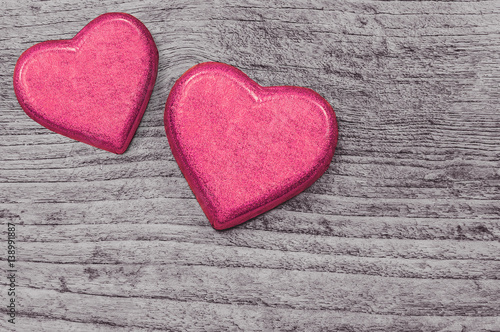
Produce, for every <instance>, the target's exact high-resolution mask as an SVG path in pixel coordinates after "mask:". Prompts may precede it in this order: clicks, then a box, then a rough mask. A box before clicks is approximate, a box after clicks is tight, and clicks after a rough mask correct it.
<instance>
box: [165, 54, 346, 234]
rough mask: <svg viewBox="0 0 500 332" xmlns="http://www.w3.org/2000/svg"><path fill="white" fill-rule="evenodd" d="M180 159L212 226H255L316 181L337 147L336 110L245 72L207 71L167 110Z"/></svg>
mask: <svg viewBox="0 0 500 332" xmlns="http://www.w3.org/2000/svg"><path fill="white" fill-rule="evenodd" d="M165 130H166V133H167V137H168V141H169V143H170V147H171V148H172V153H173V155H174V157H175V159H176V160H177V163H178V164H179V166H180V168H181V171H182V173H183V174H184V176H185V177H186V180H187V181H188V183H189V186H190V187H191V189H192V190H193V192H194V194H195V196H196V198H197V200H198V202H199V203H200V205H201V207H202V209H203V211H204V212H205V214H206V215H207V217H208V220H209V221H210V223H211V224H212V226H213V227H214V228H216V229H226V228H230V227H233V226H236V225H238V224H241V223H243V222H245V221H247V220H248V219H250V218H253V217H255V216H257V215H259V214H261V213H263V212H265V211H268V210H270V209H272V208H273V207H275V206H277V205H279V204H281V203H282V202H284V201H286V200H288V199H290V198H291V197H293V196H295V195H297V194H299V193H300V192H301V191H303V190H304V189H306V188H307V187H309V186H310V185H311V184H312V183H314V181H316V180H317V179H318V178H319V177H320V176H321V175H322V174H323V173H324V172H325V171H326V169H327V168H328V166H329V164H330V162H331V160H332V157H333V153H334V150H335V146H336V144H337V121H336V118H335V113H334V111H333V109H332V108H331V106H330V105H329V104H328V102H327V101H326V100H325V99H323V98H322V97H321V96H320V95H318V94H317V93H316V92H314V91H312V90H310V89H306V88H299V87H292V86H277V87H262V86H260V85H258V84H257V83H256V82H254V81H253V80H251V79H250V78H249V77H248V76H246V75H245V74H244V73H243V72H241V71H240V70H238V69H236V68H234V67H232V66H229V65H226V64H222V63H213V62H212V63H210V62H208V63H202V64H199V65H197V66H194V67H193V68H191V69H189V70H188V71H187V72H186V73H185V74H184V75H182V76H181V77H180V78H179V80H178V81H177V82H176V83H175V85H174V87H173V88H172V91H171V92H170V95H169V97H168V100H167V104H166V107H165Z"/></svg>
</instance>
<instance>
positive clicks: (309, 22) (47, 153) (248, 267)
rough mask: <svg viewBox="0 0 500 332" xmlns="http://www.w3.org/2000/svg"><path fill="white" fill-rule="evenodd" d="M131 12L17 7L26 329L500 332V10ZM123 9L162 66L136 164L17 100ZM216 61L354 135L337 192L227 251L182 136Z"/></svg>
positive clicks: (136, 147) (322, 193)
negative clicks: (183, 88)
mask: <svg viewBox="0 0 500 332" xmlns="http://www.w3.org/2000/svg"><path fill="white" fill-rule="evenodd" d="M123 2H124V1H121V0H113V1H110V0H105V1H101V0H99V1H89V0H87V1H75V2H73V1H61V2H57V1H44V2H38V1H7V2H5V1H3V2H2V4H1V6H0V14H1V18H0V69H1V70H0V87H1V89H0V110H1V113H0V121H1V127H0V134H1V139H0V161H1V162H0V169H1V173H0V182H1V184H0V216H1V218H2V222H3V223H4V224H5V223H7V222H13V223H16V224H17V225H18V226H17V240H18V247H19V249H18V260H19V262H18V264H17V268H18V284H19V287H18V301H19V304H20V306H19V307H18V316H17V324H16V327H17V330H18V331H94V330H97V331H204V330H211V331H225V330H228V331H238V330H245V331H250V330H255V331H267V330H283V331H292V330H293V331H305V330H307V331H500V280H499V279H500V241H499V240H500V203H499V200H500V109H499V97H500V92H499V91H500V88H499V87H500V1H497V0H496V1H481V2H467V1H466V2H428V1H423V2H413V1H410V2H399V1H388V2H375V1H339V2H333V1H327V0H325V1H305V0H304V1H292V2H287V1H285V2H283V1H274V0H273V1H263V2H257V1H227V2H224V1H214V2H205V1H197V2H189V1H133V2H127V3H123ZM109 11H123V12H127V13H130V14H132V15H134V16H136V17H137V18H139V19H140V20H141V21H143V22H144V23H145V24H146V26H147V27H148V28H149V29H150V31H151V33H152V35H153V37H154V39H155V41H156V43H157V45H158V49H159V52H160V68H159V73H158V80H157V83H156V86H155V89H154V92H153V95H152V98H151V101H150V103H149V106H148V108H147V111H146V113H145V115H144V118H143V120H142V122H141V124H140V127H139V129H138V131H137V134H136V136H135V138H134V140H133V141H132V144H131V145H130V147H129V149H128V150H127V152H126V153H125V154H123V155H119V156H118V155H113V154H111V153H109V152H105V151H101V150H98V149H95V148H93V147H91V146H88V145H85V144H83V143H79V142H76V141H72V140H71V139H68V138H65V137H63V136H61V135H57V134H55V133H52V132H50V131H48V130H47V129H45V128H43V127H41V126H40V125H38V124H37V123H35V122H34V121H32V120H31V119H29V118H28V117H27V116H26V115H25V114H24V112H23V111H22V110H21V108H20V106H19V105H18V103H17V101H16V98H15V95H14V91H13V88H12V74H13V70H14V65H15V62H16V60H17V58H18V57H19V55H20V54H21V53H22V51H23V50H25V49H27V48H28V47H29V46H31V45H33V44H35V43H37V42H41V41H44V40H48V39H65V38H71V37H73V36H74V35H75V34H76V33H77V32H78V31H79V30H80V29H81V28H82V27H83V26H84V25H85V24H86V23H88V22H89V21H90V20H92V19H93V18H95V17H97V16H98V15H99V14H102V13H105V12H109ZM204 61H221V62H226V63H229V64H232V65H235V66H237V67H238V68H240V69H242V70H243V71H245V72H246V73H247V74H248V75H249V76H250V77H252V78H254V79H255V80H256V81H257V82H259V83H260V84H262V85H298V86H306V87H310V88H312V89H314V90H316V91H318V92H319V93H320V94H321V95H323V96H324V97H325V98H326V99H327V100H328V101H329V102H330V103H331V104H332V105H333V107H334V109H335V110H336V111H337V116H338V121H339V131H340V137H339V139H340V140H339V145H338V149H337V151H336V155H335V157H334V160H333V163H332V165H331V166H330V169H329V170H328V171H327V172H326V174H325V175H324V176H322V177H321V178H320V179H319V180H318V182H317V183H315V184H314V185H313V186H312V187H311V188H309V189H308V190H306V191H305V192H304V193H302V194H300V195H299V196H297V197H296V198H294V199H292V200H290V201H289V202H287V203H285V204H282V205H281V206H279V207H277V208H275V209H274V210H272V211H270V212H269V213H266V214H264V215H262V216H260V217H258V218H256V219H254V220H251V221H249V222H247V223H245V224H243V225H241V226H240V227H236V228H234V229H231V230H229V231H225V232H218V231H215V230H214V229H212V227H210V225H209V223H208V222H207V220H206V218H205V216H204V215H203V213H202V211H201V209H200V207H199V205H198V204H197V202H196V200H195V199H194V196H193V194H192V193H191V191H190V189H189V187H188V185H187V183H186V181H185V180H184V178H183V176H182V174H181V173H180V171H179V168H178V166H177V164H176V163H175V161H174V159H173V157H172V154H171V151H170V149H169V147H168V142H167V139H166V136H165V132H164V128H163V109H164V103H165V101H166V98H167V96H168V93H169V90H170V88H171V87H172V85H173V83H174V82H175V80H176V79H177V78H178V77H179V76H180V75H181V74H182V73H183V72H184V71H186V70H187V69H188V68H190V67H191V66H193V65H195V64H197V63H199V62H204ZM3 227H4V229H2V234H3V236H4V240H3V241H4V242H3V243H4V244H5V236H6V234H5V231H6V229H5V228H6V226H3ZM2 247H6V245H3V246H2ZM2 250H3V251H2V255H1V256H2V257H3V258H2V261H1V262H0V265H1V266H0V271H2V284H3V285H4V286H5V278H4V277H3V276H4V275H5V274H6V269H7V267H6V265H7V264H6V262H5V256H6V249H2ZM1 294H2V297H1V298H2V299H3V300H2V303H1V308H2V309H1V311H2V312H3V313H4V314H3V315H2V318H1V320H0V328H1V329H2V330H9V331H10V330H12V327H11V326H10V324H8V323H7V315H6V314H5V310H6V309H5V305H6V304H7V302H6V289H5V287H4V289H2V290H1Z"/></svg>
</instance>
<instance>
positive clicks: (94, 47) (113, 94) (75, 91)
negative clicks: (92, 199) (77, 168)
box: [14, 13, 158, 153]
mask: <svg viewBox="0 0 500 332" xmlns="http://www.w3.org/2000/svg"><path fill="white" fill-rule="evenodd" d="M157 71H158V50H157V48H156V45H155V43H154V41H153V38H152V36H151V34H150V33H149V31H148V29H147V28H146V27H145V26H144V24H142V23H141V22H140V21H139V20H138V19H136V18H135V17H133V16H131V15H128V14H123V13H108V14H104V15H101V16H99V17H97V18H96V19H94V20H93V21H92V22H90V23H89V24H88V25H86V26H85V27H84V28H83V29H82V30H81V31H80V32H79V33H78V34H77V35H76V36H75V37H74V38H73V39H70V40H60V41H46V42H42V43H40V44H36V45H34V46H33V47H31V48H29V49H28V50H26V51H25V52H24V53H23V54H22V55H21V57H20V58H19V60H18V61H17V64H16V68H15V71H14V90H15V92H16V96H17V99H18V100H19V103H20V105H21V107H22V108H23V109H24V111H25V112H26V114H28V115H29V116H30V117H31V118H32V119H33V120H35V121H36V122H38V123H40V124H41V125H43V126H45V127H47V128H48V129H50V130H52V131H55V132H57V133H59V134H62V135H65V136H67V137H70V138H73V139H76V140H78V141H81V142H84V143H87V144H90V145H93V146H95V147H98V148H100V149H104V150H107V151H111V152H114V153H123V152H125V150H126V149H127V147H128V145H129V143H130V141H131V140H132V137H133V136H134V133H135V131H136V129H137V127H138V126H139V122H140V121H141V118H142V115H143V114H144V111H145V109H146V106H147V104H148V101H149V98H150V96H151V92H152V90H153V86H154V84H155V80H156V74H157Z"/></svg>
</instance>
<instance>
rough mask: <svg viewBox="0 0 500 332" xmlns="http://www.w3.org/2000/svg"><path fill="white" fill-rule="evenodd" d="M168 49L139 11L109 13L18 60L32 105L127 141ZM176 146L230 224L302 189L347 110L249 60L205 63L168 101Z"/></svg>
mask: <svg viewBox="0 0 500 332" xmlns="http://www.w3.org/2000/svg"><path fill="white" fill-rule="evenodd" d="M157 71H158V51H157V48H156V45H155V43H154V41H153V38H152V36H151V34H150V32H149V31H148V30H147V28H146V27H145V26H144V24H142V23H141V22H140V21H139V20H137V19H136V18H134V17H133V16H131V15H128V14H123V13H108V14H104V15H101V16H99V17H98V18H96V19H95V20H93V21H92V22H90V23H89V24H88V25H87V26H85V27H84V28H83V29H82V30H81V31H80V32H79V33H78V34H77V35H76V36H75V37H74V38H73V39H71V40H62V41H47V42H43V43H40V44H37V45H35V46H33V47H31V48H29V49H28V50H27V51H25V52H24V53H23V54H22V55H21V57H20V58H19V60H18V62H17V64H16V68H15V72H14V90H15V93H16V96H17V98H18V100H19V103H20V105H21V107H22V108H23V109H24V111H25V112H26V113H27V114H28V115H29V116H30V117H31V118H32V119H34V120H35V121H36V122H38V123H40V124H41V125H43V126H45V127H47V128H48V129H50V130H53V131H55V132H57V133H60V134H62V135H65V136H68V137H70V138H73V139H76V140H79V141H81V142H84V143H87V144H90V145H93V146H95V147H98V148H101V149H104V150H107V151H111V152H114V153H117V154H120V153H123V152H125V150H126V149H127V147H128V145H129V143H130V141H131V140H132V137H133V136H134V134H135V131H136V129H137V127H138V125H139V122H140V120H141V118H142V115H143V114H144V111H145V109H146V106H147V104H148V101H149V98H150V96H151V92H152V90H153V86H154V83H155V80H156V75H157ZM164 120H165V130H166V134H167V137H168V141H169V144H170V147H171V149H172V152H173V155H174V157H175V159H176V161H177V163H178V164H179V166H180V169H181V171H182V173H183V174H184V176H185V178H186V180H187V181H188V183H189V185H190V187H191V189H192V190H193V192H194V194H195V196H196V198H197V200H198V202H199V203H200V205H201V207H202V209H203V211H204V212H205V214H206V215H207V217H208V219H209V221H210V223H211V224H212V226H213V227H214V228H216V229H226V228H230V227H233V226H236V225H238V224H241V223H242V222H244V221H246V220H248V219H251V218H253V217H255V216H257V215H259V214H261V213H263V212H265V211H268V210H270V209H272V208H273V207H275V206H277V205H278V204H280V203H282V202H284V201H286V200H288V199H290V198H291V197H293V196H295V195H297V194H298V193H300V192H301V191H303V190H304V189H306V188H307V187H309V186H310V185H311V184H312V183H313V182H314V181H316V180H317V179H318V178H319V177H320V176H321V175H322V174H323V173H324V172H325V171H326V169H327V168H328V166H329V164H330V162H331V160H332V157H333V153H334V150H335V146H336V143H337V122H336V119H335V113H334V111H333V109H332V108H331V106H330V105H329V104H328V102H327V101H326V100H325V99H323V98H322V97H321V96H320V95H318V94H317V93H316V92H314V91H312V90H310V89H306V88H300V87H291V86H277V87H262V86H260V85H258V84H257V83H256V82H254V81H253V80H251V79H250V78H249V77H248V76H246V75H245V74H244V73H243V72H241V71H240V70H238V69H236V68H234V67H232V66H229V65H226V64H222V63H215V62H208V63H202V64H199V65H196V66H194V67H193V68H191V69H189V70H188V71H187V72H186V73H185V74H183V75H182V76H181V77H180V78H179V79H178V80H177V82H176V83H175V85H174V87H173V88H172V90H171V92H170V94H169V97H168V99H167V103H166V107H165V119H164Z"/></svg>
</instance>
